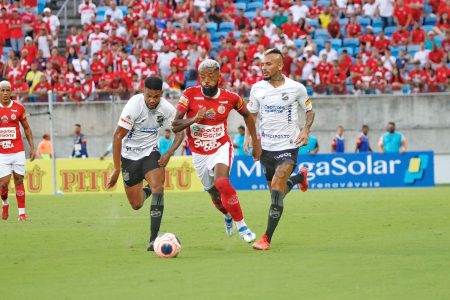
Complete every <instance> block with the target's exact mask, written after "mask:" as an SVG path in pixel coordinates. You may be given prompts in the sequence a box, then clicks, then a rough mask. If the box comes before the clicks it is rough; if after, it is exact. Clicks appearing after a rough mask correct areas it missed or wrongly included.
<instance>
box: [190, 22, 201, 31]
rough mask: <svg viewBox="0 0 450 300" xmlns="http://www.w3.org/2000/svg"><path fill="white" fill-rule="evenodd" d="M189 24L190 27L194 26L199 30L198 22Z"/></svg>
mask: <svg viewBox="0 0 450 300" xmlns="http://www.w3.org/2000/svg"><path fill="white" fill-rule="evenodd" d="M189 26H191V27H192V28H195V29H197V30H200V27H201V26H200V24H198V23H189Z"/></svg>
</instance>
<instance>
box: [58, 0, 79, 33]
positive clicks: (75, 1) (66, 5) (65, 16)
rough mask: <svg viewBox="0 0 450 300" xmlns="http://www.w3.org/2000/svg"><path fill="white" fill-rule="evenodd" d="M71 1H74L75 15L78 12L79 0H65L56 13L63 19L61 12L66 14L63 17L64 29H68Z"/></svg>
mask: <svg viewBox="0 0 450 300" xmlns="http://www.w3.org/2000/svg"><path fill="white" fill-rule="evenodd" d="M70 1H73V15H74V16H75V15H76V14H77V0H66V1H64V3H63V5H61V8H60V9H59V10H58V12H57V13H56V16H58V18H59V19H60V20H61V14H64V18H63V19H62V21H63V22H62V23H63V24H64V30H65V31H67V9H68V6H69V3H70Z"/></svg>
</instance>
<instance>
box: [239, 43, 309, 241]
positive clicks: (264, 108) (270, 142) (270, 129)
mask: <svg viewBox="0 0 450 300" xmlns="http://www.w3.org/2000/svg"><path fill="white" fill-rule="evenodd" d="M261 68H262V72H263V75H264V80H261V81H259V82H257V83H255V84H254V85H253V87H252V89H251V91H250V101H249V103H248V110H249V111H250V112H251V113H252V114H253V116H254V119H255V122H256V119H257V118H258V119H259V135H260V137H261V146H262V153H261V165H262V166H263V168H264V173H265V176H266V180H267V183H268V186H269V189H270V193H271V205H270V210H269V219H268V224H267V229H266V232H265V233H264V235H263V236H262V238H261V239H260V240H259V241H258V242H256V243H254V244H253V248H254V249H257V250H269V249H270V242H271V239H272V235H273V233H274V231H275V228H276V227H277V225H278V222H279V220H280V218H281V215H282V213H283V206H284V203H283V199H284V197H285V196H286V194H287V193H288V192H289V191H290V190H291V189H292V187H293V186H294V185H295V184H299V185H300V189H301V190H302V191H306V190H307V189H308V181H307V172H308V171H307V169H304V168H302V169H301V170H300V172H299V173H298V174H295V175H293V176H291V177H289V176H290V175H291V173H292V172H293V171H294V169H295V167H296V165H297V155H298V148H299V147H300V146H302V145H306V144H308V133H309V130H310V128H311V125H312V124H313V121H314V111H313V110H312V106H311V101H310V100H309V98H308V94H307V92H306V88H305V87H304V86H303V85H302V84H301V83H299V82H296V81H294V80H292V79H290V78H288V77H286V76H284V75H283V74H282V73H281V71H282V70H283V55H282V53H281V52H280V51H279V50H278V49H269V50H267V51H266V52H265V53H264V57H263V60H262V64H261ZM299 107H301V108H302V109H303V110H304V111H305V112H306V114H305V116H306V122H305V124H304V125H303V128H302V129H301V130H300V126H299V124H298V109H299ZM248 145H249V136H248V134H247V141H246V143H245V146H246V147H248Z"/></svg>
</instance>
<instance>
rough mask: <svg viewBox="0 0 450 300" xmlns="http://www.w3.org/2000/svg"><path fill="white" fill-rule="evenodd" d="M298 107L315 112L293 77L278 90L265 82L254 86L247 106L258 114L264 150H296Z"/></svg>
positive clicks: (304, 92)
mask: <svg viewBox="0 0 450 300" xmlns="http://www.w3.org/2000/svg"><path fill="white" fill-rule="evenodd" d="M299 106H300V107H301V108H303V110H304V111H309V110H312V105H311V101H310V100H309V97H308V93H307V92H306V88H305V87H304V86H303V84H301V83H299V82H296V81H294V80H292V79H290V78H287V77H285V82H284V84H283V85H281V86H279V87H277V88H275V87H273V86H272V85H271V84H270V83H269V82H268V81H265V80H262V81H259V82H257V83H255V84H254V85H253V86H252V89H251V91H250V101H249V103H248V104H247V107H248V110H249V111H250V112H251V113H259V134H260V136H261V145H262V148H263V149H264V150H267V151H280V150H287V149H294V148H297V146H296V145H295V139H296V138H297V136H298V134H299V133H300V128H299V125H298V118H299V116H298V109H299Z"/></svg>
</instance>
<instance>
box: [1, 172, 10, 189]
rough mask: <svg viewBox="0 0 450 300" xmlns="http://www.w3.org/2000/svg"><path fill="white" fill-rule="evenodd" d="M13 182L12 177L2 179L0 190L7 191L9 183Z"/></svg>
mask: <svg viewBox="0 0 450 300" xmlns="http://www.w3.org/2000/svg"><path fill="white" fill-rule="evenodd" d="M10 180H11V175H7V176H5V177H2V178H0V189H7V188H8V186H9V181H10Z"/></svg>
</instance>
